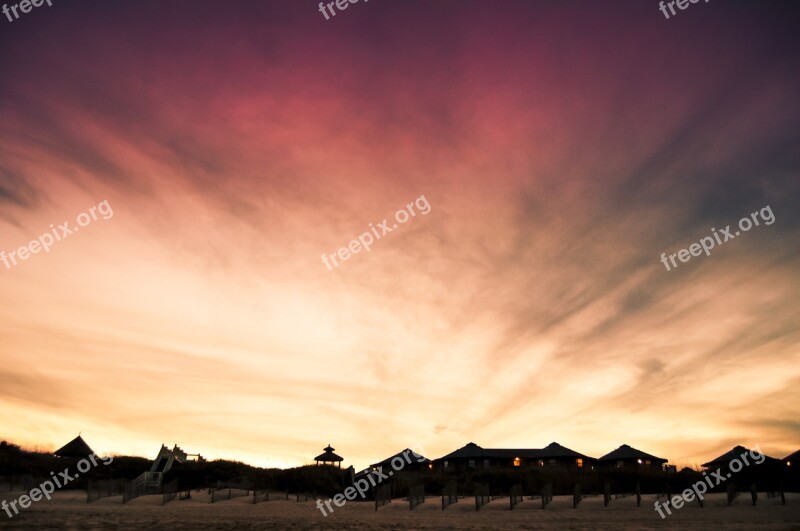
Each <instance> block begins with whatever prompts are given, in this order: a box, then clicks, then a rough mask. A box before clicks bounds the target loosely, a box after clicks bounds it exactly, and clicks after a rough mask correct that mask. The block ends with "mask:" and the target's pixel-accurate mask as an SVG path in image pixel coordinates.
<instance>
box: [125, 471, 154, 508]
mask: <svg viewBox="0 0 800 531" xmlns="http://www.w3.org/2000/svg"><path fill="white" fill-rule="evenodd" d="M145 494H161V472H145V473H143V474H142V475H141V476H139V477H138V478H136V479H134V480H133V481H129V482H128V483H127V484H126V485H125V491H124V492H123V493H122V503H126V502H128V501H130V500H132V499H134V498H138V497H139V496H144V495H145Z"/></svg>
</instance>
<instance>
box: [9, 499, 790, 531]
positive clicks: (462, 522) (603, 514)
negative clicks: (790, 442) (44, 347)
mask: <svg viewBox="0 0 800 531" xmlns="http://www.w3.org/2000/svg"><path fill="white" fill-rule="evenodd" d="M20 494H22V493H13V494H10V493H3V494H2V495H0V497H2V498H5V499H8V500H10V499H13V498H15V497H16V496H19V495H20ZM192 495H193V499H191V500H183V501H179V500H175V501H172V502H170V503H168V504H167V505H165V506H161V496H145V497H142V498H139V499H136V500H133V501H131V502H129V503H127V504H125V505H122V503H121V497H114V498H106V499H103V500H98V501H96V502H93V503H91V504H87V503H86V501H85V500H86V498H85V495H84V494H82V493H78V492H60V493H56V496H55V497H54V498H53V500H52V501H50V502H46V501H42V502H38V503H35V504H33V505H32V506H31V507H30V508H29V509H27V510H26V511H25V512H24V513H22V514H20V515H18V516H15V517H14V518H13V519H9V518H8V517H7V515H6V514H5V513H2V512H0V517H2V519H0V528H2V529H37V530H39V529H59V530H63V529H67V530H72V529H75V530H88V529H180V530H183V529H186V530H188V529H192V530H194V529H291V530H309V529H354V530H355V529H359V530H361V529H367V530H372V529H482V530H495V529H569V530H577V531H583V530H595V529H608V530H634V529H636V530H647V529H675V530H679V529H680V530H683V529H715V530H720V531H722V530H725V531H727V530H752V529H769V530H773V529H774V530H779V529H787V530H797V531H800V495H798V494H790V495H788V496H787V503H786V506H782V505H781V504H780V500H779V499H767V497H766V495H764V494H761V495H759V502H758V505H757V506H756V507H753V506H752V505H751V504H750V498H749V496H747V495H744V494H743V495H742V496H741V497H739V498H738V499H737V500H736V501H735V502H734V505H733V506H731V507H727V506H726V503H725V497H724V495H713V496H711V497H710V498H709V499H707V503H706V507H705V508H702V509H701V508H699V507H698V506H697V505H696V504H690V505H689V506H686V507H683V508H682V509H680V510H678V511H674V512H673V515H672V516H669V517H667V518H666V519H665V520H662V519H661V518H660V517H659V516H658V514H657V513H656V512H655V511H654V510H653V502H654V501H655V497H654V496H644V497H643V498H642V507H640V508H637V507H636V502H635V499H634V498H622V499H617V500H612V501H611V505H610V506H609V507H608V508H604V507H603V500H602V497H590V498H586V499H584V500H583V502H582V503H581V504H580V505H579V506H578V508H577V509H573V508H572V499H571V498H570V497H556V498H555V500H554V501H553V503H552V504H550V505H549V506H548V508H547V509H546V510H542V509H541V505H540V502H538V501H529V500H526V501H525V502H523V503H522V504H521V505H519V506H518V507H517V508H516V509H515V510H514V511H510V510H509V509H508V499H500V500H495V501H493V502H492V503H490V504H489V505H487V506H484V507H483V508H481V510H480V511H479V512H475V504H474V498H465V499H463V500H461V501H459V503H458V504H456V505H453V506H450V507H448V508H447V509H446V510H445V511H442V509H441V498H439V497H430V498H428V500H427V502H426V503H425V504H424V505H421V506H419V507H417V508H416V509H415V510H414V511H410V510H409V508H408V502H405V501H403V500H394V501H393V502H392V504H391V505H387V506H385V507H382V508H381V509H379V510H378V511H377V512H376V511H375V506H374V505H373V504H371V503H355V502H349V503H348V504H347V505H346V506H344V507H342V508H339V509H337V510H336V512H335V513H334V514H333V515H330V516H328V517H323V516H322V514H321V513H320V512H319V510H317V509H316V506H315V504H314V503H313V502H300V503H297V502H294V501H277V502H275V501H273V502H268V503H259V504H256V505H253V504H252V503H251V501H252V498H238V499H233V500H228V501H222V502H217V503H214V504H210V503H208V502H209V498H208V496H207V495H206V494H205V493H204V492H193V493H192Z"/></svg>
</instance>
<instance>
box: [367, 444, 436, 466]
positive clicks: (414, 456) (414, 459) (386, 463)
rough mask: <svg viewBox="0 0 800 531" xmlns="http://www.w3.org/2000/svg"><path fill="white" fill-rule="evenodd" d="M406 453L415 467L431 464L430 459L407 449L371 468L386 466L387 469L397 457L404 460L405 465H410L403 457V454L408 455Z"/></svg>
mask: <svg viewBox="0 0 800 531" xmlns="http://www.w3.org/2000/svg"><path fill="white" fill-rule="evenodd" d="M406 453H407V455H408V458H409V459H411V463H410V464H412V465H414V464H421V465H423V464H426V463H430V459H428V458H427V457H425V456H422V455H420V454H417V453H414V451H413V450H411V449H410V448H406V449H405V450H403V451H402V452H398V453H396V454H394V455H393V456H391V457H387V458H386V459H384V460H383V461H380V462H378V463H375V464H373V465H371V466H373V467H376V468H377V467H381V466H386V467H388V466H391V463H392V459H394V458H395V457H399V458H401V459H402V460H403V462H404V463H406V464H409V463H408V460H407V459H406V458H405V456H404V455H403V454H406ZM420 457H422V460H420Z"/></svg>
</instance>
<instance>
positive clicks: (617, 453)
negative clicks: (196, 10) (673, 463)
mask: <svg viewBox="0 0 800 531" xmlns="http://www.w3.org/2000/svg"><path fill="white" fill-rule="evenodd" d="M626 459H648V460H650V461H663V462H664V463H666V462H667V459H663V458H661V457H656V456H654V455H650V454H648V453H646V452H643V451H641V450H637V449H636V448H633V447H631V446H628V445H627V444H623V445H622V446H620V447H619V448H617V449H616V450H613V451H611V452H609V453H607V454H606V455H604V456H603V457H601V458H600V461H623V460H626Z"/></svg>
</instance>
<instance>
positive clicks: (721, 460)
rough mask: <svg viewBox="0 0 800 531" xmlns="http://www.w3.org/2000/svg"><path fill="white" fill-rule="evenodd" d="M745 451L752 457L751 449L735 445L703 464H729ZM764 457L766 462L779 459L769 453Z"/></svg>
mask: <svg viewBox="0 0 800 531" xmlns="http://www.w3.org/2000/svg"><path fill="white" fill-rule="evenodd" d="M745 453H746V454H748V455H750V456H751V457H752V453H751V451H750V450H749V449H747V448H745V447H744V446H734V447H733V448H732V449H731V450H730V451H729V452H725V453H724V454H722V455H721V456H719V457H717V458H716V459H712V460H711V461H709V462H708V463H703V464H702V465H701V466H703V467H714V466H719V465H723V464H726V465H727V464H728V463H730V462H731V461H733V460H734V459H740V457H741V455H742V454H745ZM764 457H765V458H766V459H765V460H764V462H770V461H778V459H775V458H774V457H769V456H768V455H764ZM762 464H763V463H762Z"/></svg>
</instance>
